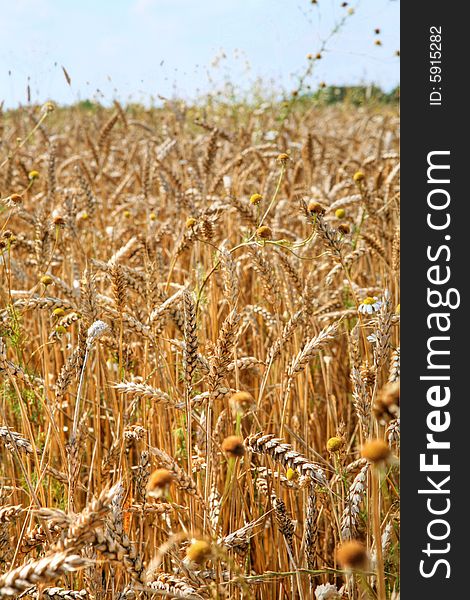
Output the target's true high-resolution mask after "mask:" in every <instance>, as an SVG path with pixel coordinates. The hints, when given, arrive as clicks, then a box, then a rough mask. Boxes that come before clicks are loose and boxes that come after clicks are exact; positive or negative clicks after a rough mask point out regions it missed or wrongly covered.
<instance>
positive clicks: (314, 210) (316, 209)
mask: <svg viewBox="0 0 470 600" xmlns="http://www.w3.org/2000/svg"><path fill="white" fill-rule="evenodd" d="M307 210H308V212H309V213H310V214H311V215H323V214H325V209H324V208H323V206H322V205H321V204H320V203H319V202H317V201H316V200H310V202H309V203H308V207H307Z"/></svg>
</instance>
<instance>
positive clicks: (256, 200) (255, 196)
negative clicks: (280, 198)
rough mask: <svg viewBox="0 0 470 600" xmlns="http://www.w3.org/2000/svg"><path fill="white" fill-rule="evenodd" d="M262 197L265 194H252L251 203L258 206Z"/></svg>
mask: <svg viewBox="0 0 470 600" xmlns="http://www.w3.org/2000/svg"><path fill="white" fill-rule="evenodd" d="M262 199H263V196H262V195H261V194H252V196H251V197H250V204H253V205H254V206H258V204H259V203H260V202H261V200H262Z"/></svg>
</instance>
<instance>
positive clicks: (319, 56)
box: [315, 52, 322, 60]
mask: <svg viewBox="0 0 470 600" xmlns="http://www.w3.org/2000/svg"><path fill="white" fill-rule="evenodd" d="M321 57H322V56H321V54H320V52H318V54H316V55H315V58H316V59H317V60H320V59H321Z"/></svg>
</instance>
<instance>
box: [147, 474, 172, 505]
mask: <svg viewBox="0 0 470 600" xmlns="http://www.w3.org/2000/svg"><path fill="white" fill-rule="evenodd" d="M173 479H174V475H173V473H172V472H171V471H169V470H168V469H156V470H155V471H154V472H153V473H152V474H151V475H150V478H149V481H148V484H147V494H148V495H149V496H152V497H153V498H160V497H161V496H162V495H163V494H164V493H165V491H166V490H167V489H168V486H169V485H170V483H171V482H172V481H173Z"/></svg>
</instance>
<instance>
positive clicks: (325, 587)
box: [315, 583, 340, 600]
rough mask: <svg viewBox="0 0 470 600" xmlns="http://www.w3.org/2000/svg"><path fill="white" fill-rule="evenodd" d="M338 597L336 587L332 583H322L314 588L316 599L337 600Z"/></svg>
mask: <svg viewBox="0 0 470 600" xmlns="http://www.w3.org/2000/svg"><path fill="white" fill-rule="evenodd" d="M339 597H340V594H339V592H338V588H337V587H336V586H335V585H333V584H332V583H322V584H321V585H318V586H317V587H316V588H315V598H316V599H317V600H337V599H338V598H339Z"/></svg>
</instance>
